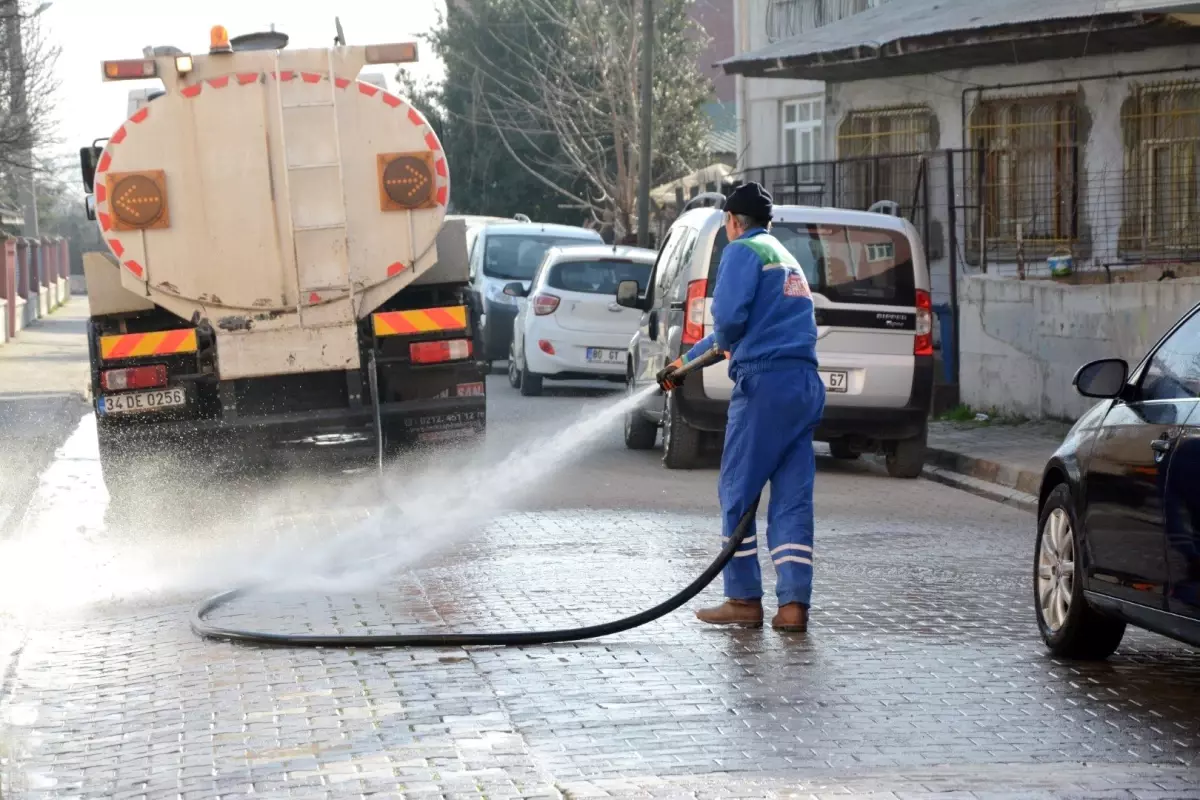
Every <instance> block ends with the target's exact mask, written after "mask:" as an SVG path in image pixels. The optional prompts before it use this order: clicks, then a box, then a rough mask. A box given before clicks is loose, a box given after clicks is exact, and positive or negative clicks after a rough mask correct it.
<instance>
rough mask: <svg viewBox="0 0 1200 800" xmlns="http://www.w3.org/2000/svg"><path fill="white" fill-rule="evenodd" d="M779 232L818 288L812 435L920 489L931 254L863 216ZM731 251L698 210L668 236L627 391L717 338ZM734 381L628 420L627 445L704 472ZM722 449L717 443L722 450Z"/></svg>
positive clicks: (717, 379)
mask: <svg viewBox="0 0 1200 800" xmlns="http://www.w3.org/2000/svg"><path fill="white" fill-rule="evenodd" d="M771 233H772V234H773V235H774V236H775V237H776V238H777V239H779V241H780V242H781V243H782V244H783V246H784V247H786V248H787V249H788V251H789V252H791V253H792V255H793V256H795V257H796V260H797V261H798V262H800V265H801V266H802V267H803V268H804V272H805V275H806V276H807V277H808V282H809V284H810V286H811V287H812V292H813V303H814V305H815V306H816V318H817V332H818V341H817V358H818V361H819V362H820V374H821V378H822V380H823V381H824V382H825V388H826V403H825V415H824V417H823V419H822V421H821V425H820V426H819V427H818V429H817V432H816V439H817V440H818V441H823V442H828V443H829V446H830V449H831V451H832V452H833V455H834V456H835V457H837V458H847V459H849V458H857V457H858V456H859V455H860V454H861V453H864V452H878V451H881V452H883V453H884V454H885V455H886V458H887V468H888V472H889V473H890V474H891V475H893V476H896V477H903V478H915V477H917V476H918V475H920V474H921V469H922V467H923V466H924V463H925V438H926V425H927V420H928V417H929V412H930V407H931V404H932V400H933V384H934V379H933V368H934V364H933V309H932V303H931V298H930V293H929V270H928V268H927V267H926V264H925V250H924V248H923V246H922V244H921V238H920V236H919V235H918V233H917V230H916V228H915V227H913V225H912V223H910V222H909V221H908V220H905V219H903V218H900V217H895V216H890V215H887V214H877V213H873V212H867V211H848V210H845V209H835V208H813V207H808V206H775V208H774V219H773V221H772V230H771ZM727 244H728V240H727V239H726V236H725V227H724V212H723V211H721V210H720V209H719V208H711V207H710V208H696V209H693V210H691V211H687V212H685V213H684V214H682V215H681V216H680V217H679V219H678V220H676V221H675V223H674V224H673V225H672V226H671V229H670V231H669V232H668V234H667V237H666V239H665V240H664V241H663V246H662V248H661V249H660V251H659V254H658V260H657V261H656V262H655V265H654V271H653V273H652V274H651V277H650V285H649V287H648V289H647V293H646V295H645V296H643V297H640V298H639V299H638V301H637V307H638V308H640V309H641V311H642V319H641V326H640V328H639V330H638V332H637V333H636V334H635V335H634V338H633V341H632V342H631V343H630V346H629V355H628V363H627V372H626V381H627V384H628V388H629V390H630V391H631V392H636V391H639V390H640V389H642V388H643V387H645V386H647V385H649V384H650V383H653V382H654V379H655V375H656V374H657V373H658V371H659V370H660V369H662V368H663V366H665V365H666V364H668V363H670V362H671V361H673V360H674V359H675V358H677V357H678V356H679V355H680V354H681V353H684V352H686V351H687V350H688V349H689V348H691V346H692V345H693V344H694V343H696V342H698V341H699V340H700V339H702V338H703V337H705V336H706V335H708V334H709V333H710V332H711V331H712V293H713V288H714V287H715V286H716V279H717V265H718V264H719V263H720V260H721V253H722V252H723V251H724V249H725V246H726V245H727ZM732 391H733V382H732V381H731V380H730V378H729V371H728V367H727V366H722V365H717V366H714V367H709V368H708V369H706V370H704V371H703V372H702V373H701V374H700V375H699V376H695V377H693V378H692V379H690V380H688V381H686V382H685V383H684V385H683V386H682V387H681V388H680V389H679V390H677V391H674V392H671V393H669V394H668V395H666V396H665V397H664V396H663V395H662V394H658V395H656V396H655V397H654V399H653V400H652V401H651V402H650V403H649V404H648V405H646V406H645V407H643V408H641V409H635V410H634V411H633V412H632V413H631V414H630V415H629V416H628V417H627V418H626V420H625V443H626V445H627V446H629V447H630V448H633V449H649V448H651V447H653V446H654V444H655V441H656V439H657V436H658V429H659V428H662V430H663V451H664V452H663V463H664V464H665V465H666V466H667V467H668V468H672V469H680V468H683V469H686V468H690V467H693V466H695V465H697V463H698V461H699V456H700V454H701V450H702V446H703V445H704V444H705V440H706V439H714V438H716V439H723V437H724V431H725V418H726V414H727V412H728V407H729V398H730V396H731V394H732ZM714 443H715V442H714Z"/></svg>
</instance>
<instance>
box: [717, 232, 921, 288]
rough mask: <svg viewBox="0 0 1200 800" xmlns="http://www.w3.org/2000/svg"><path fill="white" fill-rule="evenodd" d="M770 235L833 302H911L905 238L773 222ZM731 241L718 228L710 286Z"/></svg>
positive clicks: (911, 281) (910, 265)
mask: <svg viewBox="0 0 1200 800" xmlns="http://www.w3.org/2000/svg"><path fill="white" fill-rule="evenodd" d="M771 234H772V235H774V237H775V238H776V239H778V240H779V243H780V244H782V245H783V246H784V247H785V248H786V249H787V251H788V252H789V253H791V254H792V256H793V257H794V258H795V259H796V261H797V262H798V263H799V264H800V267H801V268H802V269H803V270H804V274H805V277H807V278H808V284H809V286H811V287H812V290H813V291H814V292H816V293H818V294H822V295H824V296H825V297H827V298H829V299H830V300H832V301H833V302H835V303H859V304H866V305H896V306H915V305H916V303H917V292H916V275H915V274H914V271H913V270H914V262H913V253H912V247H911V245H910V243H909V240H908V237H907V236H905V235H904V234H903V233H901V232H899V231H892V230H887V229H885V228H865V227H858V226H849V225H816V224H803V223H793V222H776V223H774V224H773V225H772V226H771ZM728 244H729V239H728V238H727V237H726V236H725V231H724V230H723V229H722V230H721V231H719V232H718V233H717V239H716V242H715V244H714V245H713V253H712V261H711V263H710V265H709V280H708V291H709V293H710V294H711V293H712V290H713V288H715V284H716V277H717V266H718V264H720V261H721V254H722V253H723V252H724V250H725V247H726V246H727V245H728Z"/></svg>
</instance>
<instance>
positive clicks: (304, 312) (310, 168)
mask: <svg viewBox="0 0 1200 800" xmlns="http://www.w3.org/2000/svg"><path fill="white" fill-rule="evenodd" d="M333 67H334V62H333V51H332V50H330V51H329V60H328V64H327V69H328V73H327V76H326V77H327V80H326V81H325V85H326V86H328V94H327V95H326V96H324V97H322V98H321V99H319V100H314V99H312V98H313V89H312V86H313V84H312V83H310V82H309V81H307V80H305V79H304V78H303V77H302V76H303V75H304V73H303V72H301V71H298V70H291V76H290V77H291V80H284V79H283V78H284V76H285V74H287V72H288V71H287V70H284V69H281V67H280V63H279V54H278V53H276V55H275V76H276V77H277V80H276V86H277V89H278V95H277V97H278V99H279V108H278V111H279V138H280V147H281V149H282V151H283V153H282V157H283V159H284V191H285V193H286V195H287V198H288V209H289V212H288V213H289V219H288V223H289V227H290V233H291V240H292V247H293V254H294V257H295V263H296V278H297V287H298V289H299V295H298V309H297V310H298V312H299V314H300V321H301V324H302V325H303V326H304V327H324V326H330V325H334V326H341V325H352V324H354V320H355V316H354V311H353V306H354V287H353V284H352V281H351V275H350V252H349V249H350V248H349V238H348V236H347V227H346V200H345V185H344V176H343V175H342V153H341V136H340V132H339V130H338V114H337V97H338V95H337V84H336V77H335V75H334V71H333ZM309 74H310V75H311V73H309ZM318 85H319V83H318ZM344 292H349V295H350V302H349V303H348V304H346V305H345V306H343V308H344V309H345V311H344V312H342V313H337V314H336V316H333V315H331V314H330V313H328V312H327V311H324V310H323V311H322V312H321V313H318V312H317V311H316V310H315V308H314V307H316V306H319V304H320V303H321V302H322V301H324V300H327V299H330V298H331V297H333V296H338V295H341V294H343V293H344Z"/></svg>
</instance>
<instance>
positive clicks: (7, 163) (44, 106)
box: [0, 0, 59, 175]
mask: <svg viewBox="0 0 1200 800" xmlns="http://www.w3.org/2000/svg"><path fill="white" fill-rule="evenodd" d="M44 9H45V4H39V5H37V6H36V7H31V4H30V3H27V2H23V1H22V0H0V23H2V24H3V28H4V34H5V36H4V47H3V48H0V173H5V174H6V175H11V174H12V173H13V172H14V171H17V170H34V171H37V170H38V169H39V163H38V161H37V159H36V158H35V156H34V154H35V153H36V152H37V151H38V150H40V149H42V148H43V147H45V146H46V145H49V144H52V143H53V141H54V127H55V126H54V107H55V106H54V102H55V95H56V94H57V91H58V80H57V78H56V77H55V65H56V63H57V61H58V55H59V48H58V47H57V46H56V45H53V44H51V43H50V42H49V41H47V39H46V37H45V36H44V32H43V30H42V27H41V21H40V19H39V14H40V12H41V11H43V10H44Z"/></svg>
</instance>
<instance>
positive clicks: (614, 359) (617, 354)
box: [587, 347, 625, 364]
mask: <svg viewBox="0 0 1200 800" xmlns="http://www.w3.org/2000/svg"><path fill="white" fill-rule="evenodd" d="M587 360H588V361H590V362H592V363H600V364H621V363H624V361H625V351H624V350H609V349H608V348H604V347H589V348H588V349H587Z"/></svg>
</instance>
